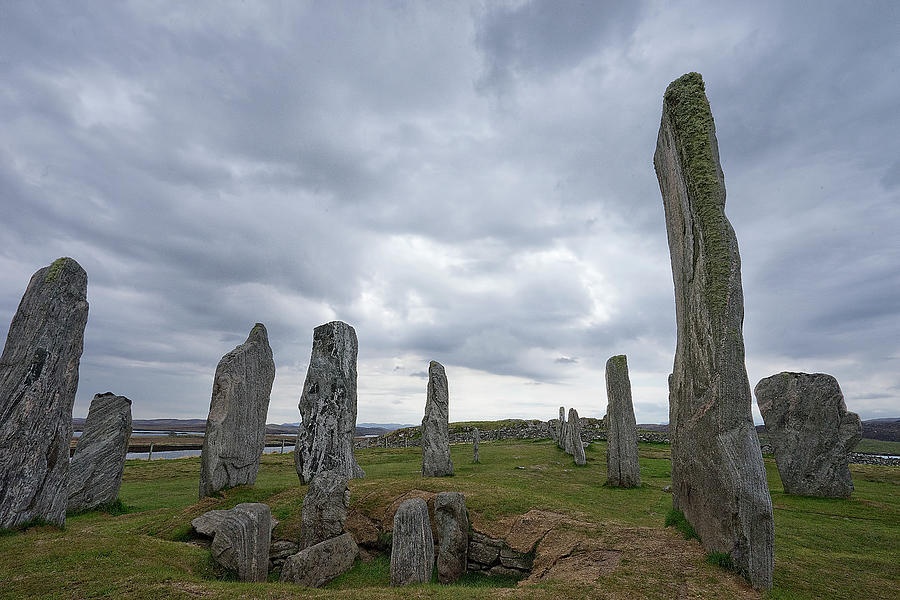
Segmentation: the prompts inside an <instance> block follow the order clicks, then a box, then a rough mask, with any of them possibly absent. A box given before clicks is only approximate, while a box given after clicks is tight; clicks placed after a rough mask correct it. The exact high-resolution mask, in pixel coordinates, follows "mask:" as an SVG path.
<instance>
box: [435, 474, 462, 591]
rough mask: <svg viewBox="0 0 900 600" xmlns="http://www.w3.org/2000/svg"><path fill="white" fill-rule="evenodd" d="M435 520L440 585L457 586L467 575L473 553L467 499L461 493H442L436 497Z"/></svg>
mask: <svg viewBox="0 0 900 600" xmlns="http://www.w3.org/2000/svg"><path fill="white" fill-rule="evenodd" d="M434 519H435V521H437V530H438V539H439V540H440V542H439V544H438V551H437V572H438V581H440V582H441V583H453V582H454V581H456V580H457V579H459V577H460V576H461V575H462V574H463V573H465V572H466V561H467V557H468V549H469V515H468V513H466V497H465V496H464V495H462V494H461V493H460V492H440V493H438V495H437V496H435V497H434Z"/></svg>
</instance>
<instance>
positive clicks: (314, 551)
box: [281, 533, 359, 588]
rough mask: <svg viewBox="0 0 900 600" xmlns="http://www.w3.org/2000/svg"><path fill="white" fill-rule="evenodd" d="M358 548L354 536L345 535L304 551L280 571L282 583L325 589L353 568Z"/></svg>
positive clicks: (293, 557)
mask: <svg viewBox="0 0 900 600" xmlns="http://www.w3.org/2000/svg"><path fill="white" fill-rule="evenodd" d="M357 556H359V547H358V546H357V545H356V542H355V541H353V536H351V535H350V534H349V533H344V534H342V535H339V536H337V537H333V538H331V539H329V540H325V541H323V542H319V543H318V544H316V545H314V546H310V547H309V548H305V549H303V550H301V551H300V552H298V553H297V554H294V555H293V556H290V557H288V558H287V560H285V561H284V565H283V566H282V568H281V581H282V582H286V583H295V584H297V585H303V586H306V587H311V588H317V587H322V586H323V585H325V584H326V583H328V582H329V581H331V580H333V579H334V578H335V577H338V576H339V575H343V574H344V573H346V572H347V571H349V570H350V569H351V568H352V567H353V563H354V562H356V557H357Z"/></svg>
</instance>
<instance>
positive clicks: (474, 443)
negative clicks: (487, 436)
mask: <svg viewBox="0 0 900 600" xmlns="http://www.w3.org/2000/svg"><path fill="white" fill-rule="evenodd" d="M480 441H481V433H479V431H478V428H477V427H476V428H475V431H474V432H473V433H472V462H473V463H477V462H481V461H480V460H479V459H478V443H479V442H480Z"/></svg>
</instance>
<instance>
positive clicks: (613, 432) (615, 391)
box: [604, 354, 641, 487]
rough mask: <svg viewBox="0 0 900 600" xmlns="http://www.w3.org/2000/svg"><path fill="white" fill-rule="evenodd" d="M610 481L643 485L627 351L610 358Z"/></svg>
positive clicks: (607, 384)
mask: <svg viewBox="0 0 900 600" xmlns="http://www.w3.org/2000/svg"><path fill="white" fill-rule="evenodd" d="M606 399H607V403H608V406H607V407H606V411H607V417H606V419H604V420H605V421H606V426H607V427H608V433H607V440H608V441H607V446H606V481H607V483H608V484H609V485H613V486H617V487H639V486H640V485H641V468H640V465H639V464H638V446H637V425H636V423H635V420H634V405H633V404H632V402H631V380H630V379H629V378H628V360H627V359H626V358H625V355H624V354H620V355H618V356H613V357H612V358H610V359H609V360H608V361H606Z"/></svg>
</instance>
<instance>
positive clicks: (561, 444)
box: [556, 406, 566, 450]
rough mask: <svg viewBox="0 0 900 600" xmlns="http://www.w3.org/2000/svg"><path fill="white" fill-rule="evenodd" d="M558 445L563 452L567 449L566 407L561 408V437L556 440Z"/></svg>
mask: <svg viewBox="0 0 900 600" xmlns="http://www.w3.org/2000/svg"><path fill="white" fill-rule="evenodd" d="M556 443H557V445H558V446H559V447H560V448H562V449H563V450H565V449H566V407H565V406H560V407H559V436H558V437H557V440H556Z"/></svg>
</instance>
